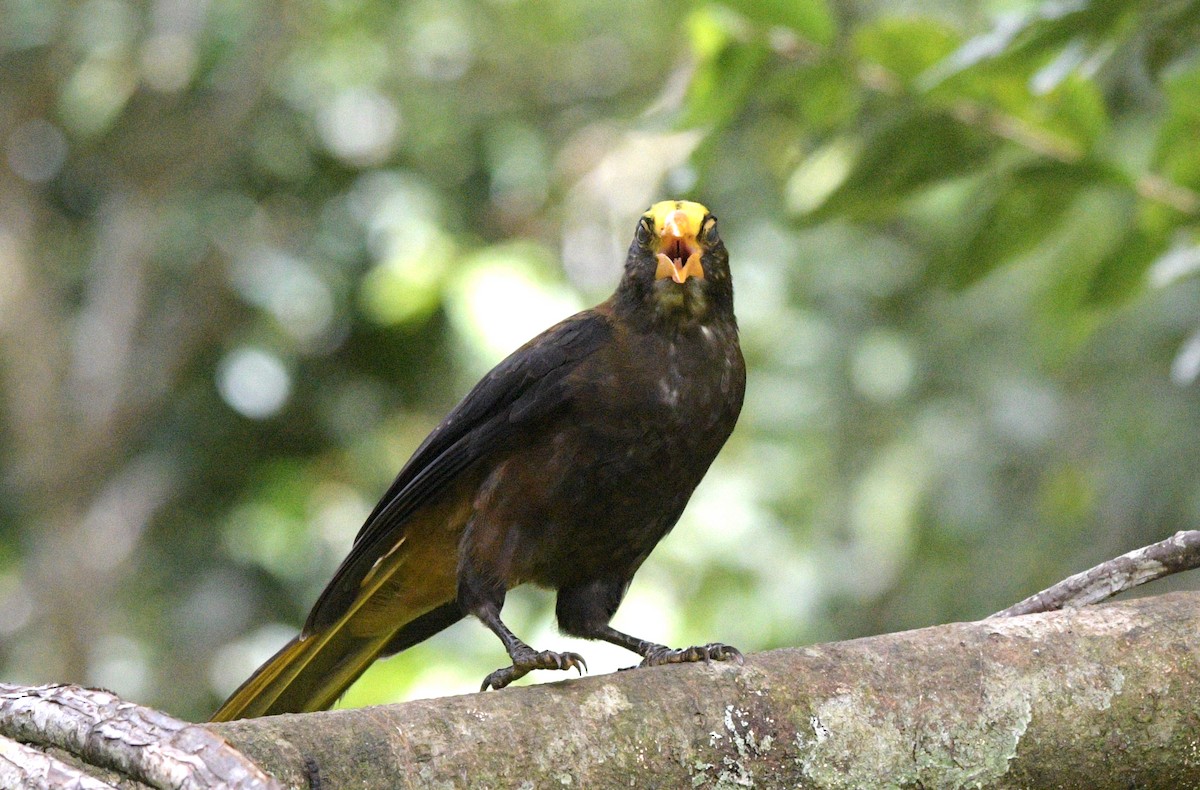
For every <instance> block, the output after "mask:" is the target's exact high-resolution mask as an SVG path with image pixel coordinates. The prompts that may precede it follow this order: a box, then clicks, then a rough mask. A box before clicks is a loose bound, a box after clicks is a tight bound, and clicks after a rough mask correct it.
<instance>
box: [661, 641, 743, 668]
mask: <svg viewBox="0 0 1200 790" xmlns="http://www.w3.org/2000/svg"><path fill="white" fill-rule="evenodd" d="M695 661H703V662H704V663H706V664H707V663H708V662H709V661H733V662H735V663H736V664H738V665H739V666H741V664H742V663H743V661H744V659H743V658H742V652H741V651H740V650H738V649H737V648H736V647H732V646H730V645H725V644H722V643H720V642H712V643H711V644H707V645H695V646H692V647H681V648H670V647H666V646H665V645H655V646H654V647H652V648H651V649H650V650H649V651H647V653H646V657H645V658H644V659H643V660H642V663H641V664H638V666H641V667H656V666H659V665H661V664H688V663H692V662H695Z"/></svg>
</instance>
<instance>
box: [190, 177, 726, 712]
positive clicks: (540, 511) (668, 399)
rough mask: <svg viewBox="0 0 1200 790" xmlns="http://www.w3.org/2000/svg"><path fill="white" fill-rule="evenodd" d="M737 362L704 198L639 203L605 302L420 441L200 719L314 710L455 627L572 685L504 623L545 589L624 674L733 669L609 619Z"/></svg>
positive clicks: (715, 656)
mask: <svg viewBox="0 0 1200 790" xmlns="http://www.w3.org/2000/svg"><path fill="white" fill-rule="evenodd" d="M745 388H746V366H745V361H744V359H743V357H742V352H741V348H740V345H739V342H738V327H737V321H736V319H735V317H734V313H733V283H732V280H731V277H730V270H729V254H728V252H727V250H726V248H725V245H724V243H723V242H722V240H721V237H720V235H719V233H718V230H717V218H716V217H715V216H714V215H713V214H712V213H711V212H710V211H709V210H708V209H707V208H705V207H704V206H703V205H701V204H700V203H696V202H692V201H686V200H666V201H661V202H658V203H655V204H654V205H653V206H651V207H650V209H649V210H648V211H646V212H645V214H643V215H642V216H641V218H640V219H639V220H638V222H637V226H636V229H635V232H634V238H633V241H632V243H631V244H630V247H629V252H628V255H627V257H626V261H625V267H624V272H623V274H622V276H621V279H620V282H619V284H618V286H617V288H616V290H615V292H614V293H613V294H612V296H610V297H609V298H608V299H607V300H606V301H604V302H602V303H600V304H599V305H597V306H595V307H593V308H591V309H588V310H584V311H582V312H580V313H577V314H576V315H574V316H571V317H570V318H567V319H566V320H564V321H562V322H561V323H559V324H556V325H555V326H552V327H550V328H549V329H547V330H546V331H544V332H542V333H541V334H540V335H538V336H537V337H535V338H533V339H532V340H530V341H529V342H528V343H526V344H525V345H523V346H521V347H520V348H519V349H517V350H516V351H515V352H513V353H512V354H511V355H510V356H508V357H507V358H506V359H504V360H503V361H502V362H500V363H499V364H498V365H496V367H495V368H493V369H492V370H491V372H489V373H488V374H487V375H486V376H484V377H483V379H482V380H481V381H480V382H479V383H478V384H477V385H476V386H475V387H474V388H473V389H472V390H471V391H470V392H469V393H468V394H467V395H466V397H464V398H463V400H462V401H461V402H460V403H459V404H458V405H457V406H456V407H454V409H453V410H451V411H450V413H449V414H448V415H447V416H446V418H445V419H444V420H442V422H441V423H440V424H439V425H438V426H437V427H436V428H434V430H433V431H432V432H431V433H430V434H429V436H428V437H427V438H426V439H425V440H424V442H422V443H421V445H420V446H419V447H417V449H416V451H415V452H414V453H413V455H412V457H411V458H410V459H409V460H408V462H407V463H406V464H405V465H404V466H403V468H402V469H401V470H400V472H399V474H398V475H397V476H396V478H395V480H394V481H393V482H392V484H391V486H390V487H389V488H388V489H387V491H386V492H385V493H384V495H383V497H382V498H381V499H380V500H379V503H378V504H377V505H376V506H375V508H374V509H373V510H372V511H371V513H370V515H369V516H368V517H367V519H366V521H365V523H364V524H363V526H362V528H361V529H360V531H359V532H358V535H357V536H356V537H355V539H354V542H353V544H352V546H351V548H350V551H349V554H348V555H347V556H346V558H345V559H344V560H343V561H342V562H341V564H340V565H339V566H338V568H337V570H336V571H335V573H334V575H333V578H332V580H331V581H330V582H329V584H328V585H327V586H326V587H325V589H324V590H323V591H322V592H321V594H320V595H319V597H318V598H317V601H316V603H315V605H314V606H313V608H312V610H311V612H310V613H309V615H308V618H307V620H306V621H305V623H304V626H303V628H302V629H301V632H300V634H299V635H298V636H296V637H295V638H294V639H292V640H291V641H290V642H289V643H288V644H287V645H285V646H284V647H283V648H282V649H281V650H280V651H279V652H278V653H276V654H275V655H274V656H273V657H272V658H270V659H269V660H268V661H267V662H266V663H265V664H264V665H263V666H262V667H260V668H259V669H258V670H256V671H255V672H254V674H253V675H251V676H250V678H249V679H247V680H246V681H245V682H244V683H243V684H242V685H241V686H240V687H239V688H238V689H237V690H236V691H234V693H233V694H232V695H231V696H230V697H229V699H228V700H227V701H226V702H225V703H224V704H222V705H221V707H220V708H219V709H218V710H217V711H216V713H215V714H214V715H213V717H212V721H230V720H233V719H241V718H250V717H257V716H266V715H273V714H277V713H297V712H310V711H317V710H324V709H326V708H328V707H330V706H332V705H333V703H334V702H336V701H337V699H338V698H339V697H340V696H341V695H342V693H343V692H344V691H345V690H346V689H347V688H348V687H349V686H350V685H351V684H352V683H353V682H354V681H355V680H356V679H357V678H358V677H359V676H360V675H361V674H362V673H363V672H364V671H366V669H367V667H369V666H370V665H371V664H372V663H373V662H374V661H375V660H376V659H378V658H382V657H385V656H389V655H393V654H395V653H398V652H400V651H402V650H405V649H406V648H409V647H411V646H413V645H415V644H417V643H418V642H421V641H423V640H425V639H427V638H428V637H430V636H432V635H434V634H436V633H438V632H440V631H442V630H443V629H445V628H447V627H449V626H450V625H452V624H454V623H456V622H458V621H459V620H461V619H463V618H464V617H466V616H468V615H471V616H473V617H475V618H477V619H478V620H479V621H480V622H482V623H483V624H484V625H485V626H487V628H488V629H490V630H491V631H492V632H493V633H494V634H495V635H496V636H497V637H498V638H499V639H500V641H501V642H502V643H503V645H504V649H505V651H506V652H507V653H508V656H509V660H510V661H511V663H510V664H509V665H508V666H505V667H502V668H500V669H497V670H496V671H495V672H492V673H491V674H489V675H488V676H487V677H486V678H484V680H483V683H482V686H481V688H480V690H481V691H486V690H488V689H489V688H490V689H501V688H504V687H505V686H507V685H508V684H509V683H511V682H512V681H514V680H516V679H518V678H520V677H523V676H524V675H526V674H528V673H529V672H531V671H533V670H570V669H575V670H576V671H577V672H579V674H583V671H584V670H585V669H586V666H587V665H586V662H585V660H584V658H583V657H582V656H581V655H580V654H578V653H574V652H556V651H552V650H537V649H534V648H532V647H530V646H529V645H528V644H526V643H525V642H524V641H522V640H521V639H520V638H519V637H518V636H516V635H515V634H514V633H513V632H512V631H511V630H509V628H508V626H507V625H505V623H504V622H503V620H502V619H501V617H500V614H501V609H502V608H503V605H504V599H505V595H506V593H507V592H508V590H510V589H512V588H514V587H516V586H518V585H521V584H526V583H532V584H534V585H537V586H540V587H543V588H547V589H550V590H553V591H556V593H557V598H556V604H555V614H556V618H557V621H558V626H559V629H560V631H562V632H564V633H566V634H570V635H573V636H578V637H583V638H586V639H595V640H604V641H607V642H610V643H613V644H616V645H619V646H621V647H623V648H627V649H628V650H631V651H633V652H634V653H637V654H639V655H640V656H641V657H642V661H641V663H640V664H639V666H655V665H661V664H674V663H685V662H696V661H704V662H707V661H711V660H719V661H733V662H737V663H739V664H740V663H742V660H743V659H742V654H741V652H740V651H738V650H737V648H735V647H732V646H730V645H727V644H724V643H720V642H714V643H709V644H705V645H696V646H692V647H687V648H675V649H673V648H670V647H667V646H665V645H662V644H659V643H657V642H653V641H648V640H644V639H640V638H637V637H635V636H632V635H629V634H626V633H624V632H621V631H618V630H616V629H614V628H613V627H612V626H610V625H609V622H610V621H611V619H612V618H613V616H614V614H615V613H616V611H617V607H618V606H619V604H620V603H621V600H622V598H623V597H624V595H625V593H626V591H627V589H628V588H629V584H630V582H631V581H632V579H633V576H634V573H635V572H636V571H637V570H638V568H639V567H640V566H641V565H642V563H643V561H644V560H645V559H646V558H647V556H648V555H649V554H650V552H651V550H652V549H653V548H654V547H655V545H656V544H657V543H658V542H659V541H660V540H661V539H662V538H663V537H664V536H665V535H666V534H667V533H668V532H669V531H670V530H671V529H672V527H674V526H675V523H676V522H677V521H678V520H679V518H680V516H681V514H682V513H683V510H684V507H685V505H686V504H687V502H688V499H689V498H690V497H691V495H692V492H693V491H694V490H695V488H696V486H697V485H698V484H699V483H700V480H701V478H703V477H704V475H705V473H706V472H707V471H708V468H709V466H710V464H711V463H712V462H713V460H714V459H715V458H716V456H717V453H718V451H719V450H720V449H721V447H722V446H723V445H724V444H725V441H726V439H727V438H728V437H729V435H730V433H731V432H732V431H733V428H734V425H735V423H736V422H737V418H738V415H739V413H740V412H741V407H742V400H743V397H744V394H745Z"/></svg>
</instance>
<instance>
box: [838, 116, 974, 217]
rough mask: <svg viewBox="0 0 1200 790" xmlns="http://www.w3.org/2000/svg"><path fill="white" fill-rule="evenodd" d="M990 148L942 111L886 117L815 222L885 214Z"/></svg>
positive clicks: (970, 164) (966, 169)
mask: <svg viewBox="0 0 1200 790" xmlns="http://www.w3.org/2000/svg"><path fill="white" fill-rule="evenodd" d="M995 145H996V142H995V140H993V139H990V138H988V137H987V136H986V135H984V134H982V133H980V132H979V131H978V130H976V129H974V128H971V127H969V126H966V125H964V124H963V123H961V122H959V121H957V120H955V119H954V118H952V117H950V116H949V115H948V114H945V113H941V112H936V111H934V112H929V111H925V112H922V111H908V112H904V113H900V114H897V115H895V116H892V117H890V118H887V119H885V120H883V121H882V122H880V123H878V124H877V125H876V126H874V127H873V128H872V129H871V130H870V131H869V132H868V135H867V138H866V139H865V140H864V141H863V143H862V144H861V146H859V151H860V153H859V156H858V158H857V161H855V162H854V163H853V165H852V167H851V169H850V172H849V174H848V175H847V176H846V178H845V179H844V180H843V181H842V184H841V186H840V187H838V188H837V189H836V190H834V191H833V192H832V193H831V194H830V196H829V198H828V199H827V200H826V201H825V203H824V204H823V205H822V206H821V207H820V208H819V209H817V210H816V212H814V214H815V218H823V217H827V216H829V215H832V214H835V213H838V212H846V213H849V214H853V215H862V216H872V215H877V214H882V213H885V212H886V211H888V210H889V209H891V208H892V207H893V206H894V205H895V203H896V202H897V201H898V200H900V199H901V198H904V197H906V196H907V195H908V194H910V193H911V192H913V191H914V190H916V189H919V188H921V187H924V186H927V185H929V184H931V183H934V182H937V181H942V180H945V179H948V178H953V177H955V176H957V175H960V174H962V173H966V172H969V171H971V170H972V169H973V168H975V167H977V166H978V165H980V164H981V163H982V162H983V161H984V158H985V157H986V156H987V154H988V153H989V152H990V151H991V150H993V149H994V147H995Z"/></svg>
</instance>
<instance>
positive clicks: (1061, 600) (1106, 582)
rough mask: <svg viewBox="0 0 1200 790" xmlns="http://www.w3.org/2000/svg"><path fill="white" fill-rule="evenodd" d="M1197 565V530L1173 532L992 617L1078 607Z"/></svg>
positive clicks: (1199, 561) (1199, 543)
mask: <svg viewBox="0 0 1200 790" xmlns="http://www.w3.org/2000/svg"><path fill="white" fill-rule="evenodd" d="M1194 568H1200V530H1188V531H1186V532H1176V533H1175V534H1174V535H1172V536H1171V537H1169V538H1167V539H1166V540H1161V541H1159V542H1158V543H1153V544H1151V545H1149V546H1145V547H1143V548H1140V549H1136V550H1134V551H1131V552H1129V553H1128V554H1122V555H1121V556H1120V557H1116V558H1114V559H1111V560H1108V561H1106V562H1102V563H1100V564H1099V565H1097V566H1095V567H1094V568H1089V569H1088V570H1086V571H1083V572H1082V573H1077V574H1075V575H1074V576H1068V577H1067V578H1065V579H1063V580H1062V581H1061V582H1059V583H1058V584H1055V585H1053V586H1052V587H1048V588H1046V589H1045V590H1042V591H1041V592H1040V593H1037V594H1035V595H1031V596H1029V597H1028V598H1026V599H1025V600H1023V601H1020V602H1019V603H1015V604H1013V605H1012V606H1010V607H1008V608H1007V609H1004V610H1002V611H999V612H996V613H995V614H994V615H992V617H993V618H994V617H1013V616H1015V615H1019V614H1034V613H1035V612H1053V611H1056V610H1058V609H1066V608H1079V607H1080V606H1087V605H1088V604H1094V603H1099V602H1100V601H1104V600H1107V599H1108V598H1111V597H1113V596H1114V595H1116V594H1118V593H1122V592H1125V591H1126V590H1132V589H1133V588H1134V587H1137V586H1139V585H1142V584H1145V583H1146V582H1151V581H1154V580H1155V579H1161V578H1162V577H1164V576H1170V575H1171V574H1173V573H1180V572H1182V571H1190V570H1192V569H1194Z"/></svg>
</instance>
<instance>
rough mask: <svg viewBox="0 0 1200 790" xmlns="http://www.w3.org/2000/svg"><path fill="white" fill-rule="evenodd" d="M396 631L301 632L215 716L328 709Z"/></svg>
mask: <svg viewBox="0 0 1200 790" xmlns="http://www.w3.org/2000/svg"><path fill="white" fill-rule="evenodd" d="M390 637H391V635H390V634H385V635H383V636H372V637H357V636H351V635H349V634H347V633H346V632H345V629H343V628H336V629H330V630H329V631H326V632H324V633H315V634H310V635H307V636H305V635H301V636H298V637H296V638H295V639H293V640H292V641H290V642H288V643H287V644H286V645H284V646H283V649H282V650H280V651H279V652H278V653H276V654H275V655H274V656H272V657H271V659H270V660H268V661H267V662H266V663H265V664H263V665H262V666H261V667H259V669H258V671H257V672H255V673H254V674H253V675H251V676H250V678H249V679H248V680H246V682H245V683H243V684H242V685H241V686H240V687H238V690H237V691H235V692H233V694H232V695H231V696H230V697H229V699H227V700H226V701H225V703H224V704H223V705H222V706H221V707H220V708H219V709H218V710H217V712H216V713H214V714H213V716H212V721H232V720H234V719H247V718H252V717H255V716H272V715H274V714H276V713H304V712H309V711H316V710H325V709H326V708H328V707H329V706H331V705H332V704H333V703H334V702H336V701H337V698H338V697H340V696H341V695H342V692H344V691H345V690H346V689H347V688H349V687H350V684H351V683H353V682H354V681H355V680H357V679H358V677H359V675H361V674H362V673H363V672H365V671H366V669H367V667H369V666H370V665H371V662H373V661H374V660H375V659H376V658H377V657H378V656H379V654H380V653H381V652H383V649H384V648H385V647H386V646H387V643H388V641H389V639H390Z"/></svg>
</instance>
